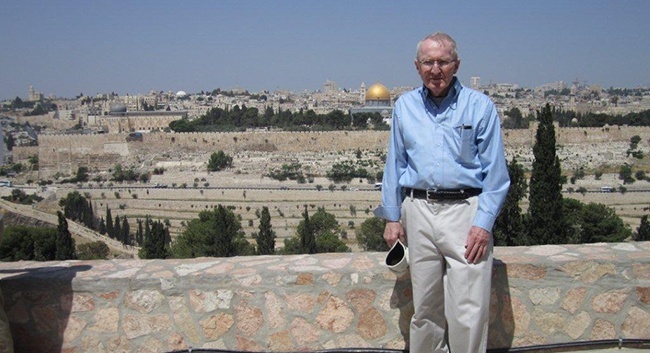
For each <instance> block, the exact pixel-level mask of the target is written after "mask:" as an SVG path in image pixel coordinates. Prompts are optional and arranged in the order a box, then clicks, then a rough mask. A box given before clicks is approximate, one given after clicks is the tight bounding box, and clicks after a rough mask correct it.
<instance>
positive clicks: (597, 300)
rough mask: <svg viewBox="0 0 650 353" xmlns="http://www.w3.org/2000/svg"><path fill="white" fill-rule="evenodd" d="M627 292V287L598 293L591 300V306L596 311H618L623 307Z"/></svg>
mask: <svg viewBox="0 0 650 353" xmlns="http://www.w3.org/2000/svg"><path fill="white" fill-rule="evenodd" d="M628 293H629V290H628V289H621V290H615V291H609V292H605V293H601V294H598V295H597V296H595V297H594V298H593V299H592V300H591V306H592V308H593V309H594V311H595V312H597V313H618V312H619V311H621V309H622V308H623V304H625V301H626V300H627V297H628Z"/></svg>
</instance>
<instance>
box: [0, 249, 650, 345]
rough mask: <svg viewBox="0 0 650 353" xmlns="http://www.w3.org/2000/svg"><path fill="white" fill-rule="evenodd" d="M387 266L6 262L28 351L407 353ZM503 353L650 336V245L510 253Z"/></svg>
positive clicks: (278, 260)
mask: <svg viewBox="0 0 650 353" xmlns="http://www.w3.org/2000/svg"><path fill="white" fill-rule="evenodd" d="M383 258H384V254H383V253H344V254H318V255H293V256H259V257H235V258H199V259H187V260H111V261H60V262H14V263H0V287H1V288H2V292H3V295H4V299H5V301H4V308H5V311H6V312H7V315H8V317H9V321H10V324H11V328H12V334H13V337H14V340H15V346H16V352H67V353H75V352H98V353H101V352H142V353H144V352H169V351H173V350H182V349H185V350H187V349H189V348H195V349H196V348H204V349H226V350H237V351H282V352H290V351H313V350H321V349H340V348H353V347H354V348H377V349H380V348H385V349H404V348H405V347H407V345H408V330H409V328H408V327H409V319H410V316H411V315H412V313H413V307H412V293H411V286H410V280H409V275H408V274H406V275H405V276H403V277H401V278H397V277H396V276H395V275H394V274H393V273H392V272H390V271H388V270H387V268H386V267H385V266H384V265H383ZM495 259H496V260H495V264H494V268H493V276H492V290H491V306H490V326H489V338H488V342H489V347H490V348H504V347H524V346H531V345H545V344H554V343H566V342H577V341H589V340H608V339H618V338H623V339H639V338H641V339H648V338H649V337H650V242H640V243H614V244H584V245H565V246H557V245H553V246H550V245H549V246H536V247H515V248H496V249H495Z"/></svg>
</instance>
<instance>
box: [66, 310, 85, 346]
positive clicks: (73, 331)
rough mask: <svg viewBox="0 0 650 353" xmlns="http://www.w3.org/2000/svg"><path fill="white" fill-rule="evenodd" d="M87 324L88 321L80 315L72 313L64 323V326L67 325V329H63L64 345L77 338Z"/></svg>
mask: <svg viewBox="0 0 650 353" xmlns="http://www.w3.org/2000/svg"><path fill="white" fill-rule="evenodd" d="M86 324H87V322H86V321H84V320H83V319H82V318H80V317H79V316H77V315H70V317H69V318H68V320H67V322H64V323H62V327H65V331H63V345H64V346H67V345H69V344H70V343H71V342H73V341H74V340H76V339H77V338H78V337H79V335H81V333H82V332H83V330H84V328H86Z"/></svg>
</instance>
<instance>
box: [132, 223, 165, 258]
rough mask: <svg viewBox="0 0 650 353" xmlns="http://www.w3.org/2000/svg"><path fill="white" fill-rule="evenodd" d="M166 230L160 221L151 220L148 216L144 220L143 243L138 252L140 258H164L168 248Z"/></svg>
mask: <svg viewBox="0 0 650 353" xmlns="http://www.w3.org/2000/svg"><path fill="white" fill-rule="evenodd" d="M166 235H167V230H166V227H165V225H164V224H163V223H162V222H160V221H155V222H154V221H152V220H151V219H150V218H149V217H147V218H146V221H145V236H144V244H143V245H142V248H141V249H140V251H139V252H138V255H139V256H140V258H141V259H166V258H168V257H169V250H168V246H167V241H166V239H165V238H166Z"/></svg>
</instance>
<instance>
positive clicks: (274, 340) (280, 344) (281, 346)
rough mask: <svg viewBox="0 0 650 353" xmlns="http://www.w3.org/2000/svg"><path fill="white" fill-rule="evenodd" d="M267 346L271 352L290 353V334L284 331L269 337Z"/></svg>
mask: <svg viewBox="0 0 650 353" xmlns="http://www.w3.org/2000/svg"><path fill="white" fill-rule="evenodd" d="M267 345H268V347H267V348H268V351H271V352H290V351H291V350H292V348H293V342H291V334H290V332H289V331H287V330H285V331H280V332H276V333H274V334H272V335H270V336H269V341H268V344H267Z"/></svg>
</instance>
